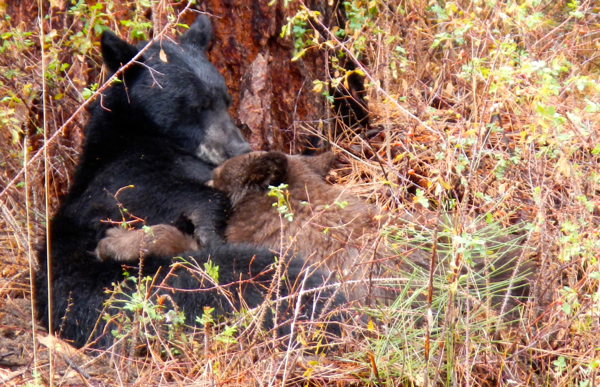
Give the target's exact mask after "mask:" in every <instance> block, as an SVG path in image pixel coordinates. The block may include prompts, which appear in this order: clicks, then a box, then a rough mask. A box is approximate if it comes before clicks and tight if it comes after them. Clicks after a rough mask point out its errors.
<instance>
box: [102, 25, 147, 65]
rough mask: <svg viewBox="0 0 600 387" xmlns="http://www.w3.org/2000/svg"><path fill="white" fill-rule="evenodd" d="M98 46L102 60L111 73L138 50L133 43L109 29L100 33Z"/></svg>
mask: <svg viewBox="0 0 600 387" xmlns="http://www.w3.org/2000/svg"><path fill="white" fill-rule="evenodd" d="M100 47H101V50H102V60H103V61H104V64H106V67H108V69H109V70H110V71H111V72H113V73H115V72H117V70H118V69H119V67H121V66H122V65H124V64H125V63H127V62H129V61H130V60H131V59H133V57H134V56H136V55H137V53H138V52H139V51H138V49H137V48H136V47H135V46H134V45H131V44H129V43H127V42H126V41H124V40H123V39H121V38H119V37H118V36H117V35H115V33H114V32H112V31H109V30H105V31H104V32H103V33H102V37H101V38H100Z"/></svg>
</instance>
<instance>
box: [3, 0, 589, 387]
mask: <svg viewBox="0 0 600 387" xmlns="http://www.w3.org/2000/svg"><path fill="white" fill-rule="evenodd" d="M9 3H11V2H0V17H1V18H2V22H1V23H2V24H1V27H0V32H1V36H0V37H1V47H0V53H1V55H0V139H1V141H2V146H1V147H0V155H1V157H0V168H1V171H2V173H1V174H0V182H1V184H0V187H1V190H0V210H1V212H2V217H1V218H0V262H2V269H1V272H0V294H1V295H2V303H3V305H5V306H6V308H12V307H11V305H13V301H14V300H15V299H21V298H28V297H29V279H28V278H29V273H30V270H32V269H34V268H35V266H36V263H35V259H34V258H33V256H34V254H33V252H32V251H33V247H34V246H35V245H36V244H39V243H40V242H43V236H44V233H45V228H46V225H47V217H48V216H51V213H52V210H53V209H56V207H57V204H58V202H59V200H60V196H61V195H64V193H65V192H66V190H67V188H68V186H69V184H70V183H71V181H70V173H71V172H72V169H73V167H74V165H75V160H76V157H77V154H78V150H79V147H80V146H81V142H82V138H83V133H82V128H83V125H84V124H85V120H86V113H85V106H87V105H86V104H88V103H90V101H92V100H93V99H94V98H97V97H98V95H99V91H100V90H102V87H104V86H103V80H104V78H105V77H104V74H102V72H101V70H100V68H101V67H100V63H101V61H100V58H99V48H98V45H97V41H98V38H97V36H98V34H99V33H100V32H101V31H102V29H103V28H111V29H119V28H120V29H121V31H122V33H123V34H124V36H127V37H129V38H131V39H145V38H151V37H156V36H157V35H158V34H162V33H164V34H166V35H167V36H176V34H177V32H176V28H184V27H181V26H179V27H178V25H180V24H183V22H182V20H181V18H180V17H181V13H182V12H184V11H185V12H190V11H189V9H188V8H194V7H197V6H196V5H194V4H191V3H192V2H190V3H189V4H188V3H187V2H175V3H174V4H172V5H166V3H164V2H156V1H135V2H125V1H116V0H115V1H97V2H95V3H93V4H92V3H90V2H84V1H64V2H54V1H53V2H51V4H52V7H50V4H47V3H44V4H43V5H44V8H43V12H41V13H40V14H41V15H42V16H43V18H42V20H44V21H43V23H42V26H43V32H42V33H40V25H39V24H38V21H37V19H36V18H35V16H36V15H35V13H36V12H37V11H39V10H38V7H37V5H36V4H34V3H33V2H32V3H31V4H28V5H27V7H25V8H24V6H23V5H18V4H9ZM58 3H60V4H59V5H57V4H58ZM272 3H274V4H273V6H275V7H279V9H281V12H285V14H286V15H287V16H288V17H289V19H288V24H287V25H284V26H281V27H284V28H283V31H282V35H281V37H279V39H281V41H282V42H287V44H289V45H290V51H291V53H290V57H293V61H294V62H296V63H300V65H299V66H302V65H301V63H302V61H303V60H306V58H307V56H309V55H310V54H313V53H315V52H318V53H320V54H322V55H324V56H326V57H327V58H328V61H329V67H328V69H329V70H328V72H329V75H328V76H327V77H325V78H322V79H307V82H308V84H310V82H312V88H313V90H312V91H308V92H310V93H313V95H314V99H315V101H316V103H318V104H324V105H325V106H327V107H328V108H329V107H330V106H332V107H333V108H334V109H332V110H331V111H332V113H331V115H330V116H329V117H323V119H322V120H320V121H318V122H307V121H301V119H298V120H297V122H296V123H295V125H294V126H293V131H294V133H293V135H294V136H296V135H298V136H313V137H315V138H318V139H319V140H320V141H321V143H323V144H328V145H327V146H328V147H330V148H331V149H332V150H333V151H334V152H335V153H336V156H337V163H336V168H335V170H334V171H332V172H331V173H330V174H329V176H328V180H329V181H330V182H331V183H333V184H338V185H339V186H340V187H344V189H346V190H347V191H348V192H352V193H354V194H356V195H358V196H359V197H360V198H361V199H362V200H364V201H367V202H370V203H372V204H374V205H376V206H377V207H378V208H379V209H380V211H381V216H382V217H388V218H390V219H391V220H390V222H388V223H387V226H386V227H384V228H383V229H381V230H378V235H377V237H380V236H381V237H382V238H381V240H382V243H385V244H386V245H387V246H389V247H390V249H392V250H394V252H395V253H396V254H397V256H398V257H400V258H401V259H403V260H404V262H407V263H412V264H413V265H412V266H411V267H412V269H411V270H409V271H398V272H394V273H387V274H386V276H385V277H384V278H380V279H378V278H367V277H368V276H365V279H364V280H365V281H370V282H369V283H372V284H373V285H372V286H377V287H386V288H390V289H393V290H394V292H396V294H397V298H396V300H395V302H393V303H391V304H390V305H381V304H379V303H377V302H372V303H371V304H370V305H368V306H363V307H358V306H356V305H346V306H344V308H343V309H344V310H343V311H340V310H336V311H334V313H338V315H339V313H340V312H343V313H342V314H343V315H344V316H345V317H344V320H343V323H342V335H340V336H339V337H327V338H326V339H325V338H324V336H327V335H326V334H325V333H324V330H323V329H322V327H323V325H322V324H321V323H322V321H319V319H315V320H314V321H312V322H309V323H300V322H298V324H297V325H296V326H295V329H294V332H295V333H296V334H295V335H294V336H293V337H291V339H290V337H287V336H278V335H277V334H275V331H273V330H269V329H266V328H264V326H263V324H262V321H263V320H264V318H265V313H266V312H265V311H264V310H270V309H272V305H270V304H265V305H264V306H263V307H262V308H263V309H264V310H262V311H261V310H255V311H249V310H240V311H239V314H237V315H235V316H232V317H231V318H223V317H222V316H216V315H215V314H214V313H213V312H212V311H210V310H205V313H204V315H203V316H197V318H198V320H197V321H195V322H194V321H183V319H182V318H181V311H180V310H179V309H178V307H177V305H175V304H174V303H173V302H172V301H171V300H169V298H168V297H163V296H158V295H157V294H155V293H154V290H153V288H152V286H151V285H152V281H153V280H152V279H147V278H135V277H132V278H130V279H129V280H127V281H126V282H125V283H124V284H121V285H118V286H117V287H116V288H115V289H114V290H112V292H113V293H112V295H113V297H112V298H111V301H110V305H108V309H110V310H111V312H110V313H108V312H107V314H106V315H105V318H106V319H109V320H111V321H112V322H113V327H114V328H113V330H114V332H111V333H110V334H114V335H115V337H116V338H117V339H118V344H117V345H116V346H114V347H112V348H110V349H109V350H107V351H105V352H103V353H99V352H95V353H94V355H100V356H97V357H94V358H87V357H84V356H83V355H81V356H82V357H81V358H79V357H76V356H75V355H73V354H69V353H64V352H61V351H60V350H56V349H55V351H54V352H53V353H52V355H51V360H52V361H53V362H54V363H53V366H52V367H50V366H49V363H48V361H49V358H48V351H47V350H46V349H45V348H44V347H41V346H40V345H39V344H38V342H37V341H34V338H33V337H32V338H31V340H30V344H29V346H28V347H26V348H25V349H22V350H23V351H24V353H26V354H27V355H23V356H24V357H28V359H33V360H31V361H32V363H31V364H32V365H31V366H29V365H28V366H25V367H21V368H18V367H16V366H15V367H13V368H14V370H13V368H11V366H10V364H12V363H11V361H12V360H11V359H13V358H12V357H11V356H14V355H3V354H4V353H5V352H0V356H2V357H1V358H0V360H2V359H4V360H3V361H4V362H5V363H3V364H9V365H3V364H0V378H2V380H3V382H6V383H9V384H10V383H12V384H14V385H20V384H25V383H28V384H29V385H41V384H49V383H54V384H55V385H60V384H61V383H62V384H69V383H73V380H76V381H78V383H82V380H84V381H85V383H91V384H93V385H96V384H98V385H100V384H102V383H107V384H109V385H142V384H153V385H154V384H157V385H158V384H170V385H190V384H194V385H211V386H212V385H217V384H218V385H238V384H244V385H246V384H255V385H275V384H290V385H292V384H293V385H300V384H302V385H327V384H339V385H389V386H425V385H430V386H431V385H464V386H492V385H503V386H504V385H506V386H520V385H536V386H537V385H550V386H576V387H586V386H594V385H597V384H599V383H600V375H598V367H599V366H600V352H599V348H600V338H599V336H598V332H599V331H600V326H599V323H600V288H599V281H600V263H599V262H598V257H599V256H600V228H599V220H598V214H599V210H600V209H599V206H600V199H599V195H598V192H599V191H598V189H599V183H600V172H599V171H600V168H599V166H598V155H599V154H600V141H599V140H598V136H597V134H599V132H600V127H599V124H598V123H599V122H600V97H599V95H600V84H599V78H598V75H599V72H600V71H599V69H600V56H599V55H598V52H599V50H600V43H599V42H600V22H599V18H600V7H599V6H598V5H597V4H596V3H595V2H593V1H575V0H573V1H554V2H550V1H541V0H533V1H510V0H506V1H465V0H457V1H452V2H451V1H430V2H429V3H425V2H410V1H359V0H349V1H344V2H341V3H338V2H331V3H332V4H329V2H323V4H321V6H322V7H337V10H338V11H340V12H342V10H343V12H342V13H343V14H344V18H342V19H340V20H341V22H340V23H338V25H332V24H328V22H327V21H326V20H324V18H323V17H322V16H321V15H320V13H318V12H317V7H312V8H310V7H307V6H305V4H304V3H303V2H302V1H300V0H291V1H284V2H277V1H274V2H272ZM284 3H285V4H284ZM288 3H289V4H288ZM326 3H327V4H326ZM284 5H285V6H284ZM319 9H321V8H319ZM150 11H151V12H150ZM321 11H322V9H321ZM153 15H162V16H161V17H154V16H153ZM46 16H47V17H46ZM217 16H218V15H217ZM44 17H45V18H44ZM40 36H41V37H40ZM282 44H283V43H282ZM42 47H43V49H42ZM349 62H350V63H354V64H353V65H348V63H349ZM40 64H43V66H41V65H40ZM42 79H43V80H44V83H43V82H42ZM43 84H44V87H42V85H43ZM361 86H364V91H362V90H361ZM305 92H306V91H305ZM361 97H364V98H365V100H366V101H367V102H368V110H369V115H368V121H369V123H368V125H367V123H366V122H367V121H366V120H365V119H362V118H361V117H352V114H355V115H356V113H352V112H348V111H347V110H345V109H344V108H340V106H342V105H340V104H339V101H338V100H339V99H340V98H341V99H357V100H358V99H360V98H361ZM86 101H87V102H86ZM359 105H360V104H359ZM355 107H356V106H355ZM24 166H25V167H24ZM274 200H276V199H274ZM274 216H278V215H277V213H276V212H275V213H274ZM432 220H434V221H433V222H432ZM434 224H435V225H437V226H433V225H434ZM506 256H511V257H512V258H513V260H511V261H509V263H508V264H506V265H504V264H496V262H498V261H497V260H500V261H501V260H502V257H506ZM432 258H435V262H434V264H433V265H432V264H431V259H432ZM517 263H519V264H523V265H524V266H525V267H526V268H527V269H528V270H529V272H527V271H524V272H521V271H518V270H517V271H515V270H514V269H515V268H516V267H519V266H520V265H517ZM196 270H198V271H199V272H200V271H203V272H204V273H205V275H207V276H208V277H212V276H214V268H213V269H210V268H207V267H202V266H201V267H197V268H196ZM530 273H534V274H533V275H532V274H530ZM211 274H212V276H211ZM494 276H496V277H498V278H500V279H501V280H499V281H495V282H494V281H490V279H491V278H494ZM213 278H214V277H213ZM119 286H128V287H135V288H136V289H137V291H136V292H134V293H133V296H131V297H129V298H125V297H124V296H123V294H124V293H123V292H122V291H121V290H119ZM507 288H508V289H510V290H511V293H510V294H509V295H507V292H506V289H507ZM525 288H527V289H528V290H529V293H528V294H529V296H528V297H523V296H522V294H520V290H522V289H525ZM259 309H260V308H259ZM115 311H116V312H115ZM267 314H268V313H267ZM6 316H7V314H6V313H0V319H1V318H4V317H6ZM24 316H27V313H25V314H24ZM29 316H30V315H29ZM29 320H31V318H30V317H29ZM2 321H4V320H2ZM24 321H25V322H26V323H27V324H30V323H31V321H28V320H27V319H26V318H25V320H24ZM2 324H4V323H2ZM11 324H12V323H11ZM27 324H26V325H27ZM192 325H195V327H191V326H192ZM5 326H6V325H3V329H4V328H5ZM11 326H12V325H11ZM17 331H18V335H17V336H19V335H21V336H22V335H24V334H28V335H31V332H34V336H38V337H43V336H44V335H45V334H44V333H43V332H41V331H39V330H38V328H37V327H35V325H34V326H30V327H29V328H26V327H25V328H19V330H17ZM3 337H4V336H3ZM36 350H37V351H36ZM6 353H8V352H6ZM77 356H79V355H77ZM14 364H17V362H15V363H14ZM28 364H29V363H28Z"/></svg>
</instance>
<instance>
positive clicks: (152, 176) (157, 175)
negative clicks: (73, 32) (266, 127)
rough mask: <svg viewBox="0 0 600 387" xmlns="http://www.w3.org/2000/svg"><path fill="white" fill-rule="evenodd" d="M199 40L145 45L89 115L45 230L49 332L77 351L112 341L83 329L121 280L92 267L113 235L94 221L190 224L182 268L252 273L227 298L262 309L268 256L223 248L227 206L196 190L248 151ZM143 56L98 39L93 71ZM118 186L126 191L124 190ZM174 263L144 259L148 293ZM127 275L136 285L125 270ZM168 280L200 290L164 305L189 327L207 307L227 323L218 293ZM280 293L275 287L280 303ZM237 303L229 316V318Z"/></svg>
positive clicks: (205, 28)
mask: <svg viewBox="0 0 600 387" xmlns="http://www.w3.org/2000/svg"><path fill="white" fill-rule="evenodd" d="M209 40H210V22H209V21H208V19H207V18H206V17H205V16H200V17H198V18H197V20H196V22H195V23H194V24H193V25H192V26H191V28H190V29H189V30H188V32H186V33H185V34H184V35H183V36H182V38H181V44H180V45H176V44H173V43H171V42H169V41H168V40H163V41H162V42H160V43H155V44H152V45H151V46H150V47H149V48H148V49H147V50H146V51H145V52H144V53H143V54H142V55H141V57H139V58H138V59H137V62H139V63H136V64H134V65H132V66H130V67H129V68H127V69H126V70H125V73H124V74H123V75H121V77H120V79H121V80H122V82H120V83H116V84H114V85H112V86H111V87H110V88H108V89H107V90H106V91H104V92H103V96H102V97H101V98H99V101H98V103H97V104H96V106H95V107H93V109H92V116H91V118H90V121H89V122H88V124H87V126H86V128H85V136H86V139H85V143H84V147H83V153H82V155H81V158H80V161H79V166H78V168H77V170H76V173H75V177H74V180H73V181H74V183H73V186H72V187H71V189H70V191H69V193H68V194H67V196H66V197H65V198H64V200H63V201H62V204H61V206H60V208H59V210H58V212H57V213H56V215H55V217H54V218H53V219H52V220H51V224H50V240H51V252H52V267H51V273H52V276H51V278H52V296H53V297H52V300H53V310H52V330H53V333H56V334H57V335H59V336H60V337H63V338H65V339H68V340H71V341H73V343H74V345H75V346H77V347H81V346H83V345H85V344H86V343H88V342H89V340H90V339H91V340H97V341H96V342H95V346H97V347H106V346H107V345H109V344H110V343H111V342H112V340H113V338H112V336H111V334H110V333H103V332H105V331H107V332H110V327H108V329H105V328H106V327H105V322H104V321H103V320H100V323H99V325H98V326H97V328H96V329H95V330H94V327H95V325H96V323H97V321H98V320H99V317H100V313H101V310H102V309H103V303H104V302H105V300H106V298H107V297H108V296H107V295H106V294H105V289H106V288H110V287H111V284H112V283H117V282H119V281H122V280H123V279H124V276H123V271H124V269H123V267H122V264H121V263H119V262H115V261H111V260H110V259H109V260H106V261H99V260H97V259H96V257H95V256H94V249H95V248H96V246H97V244H98V241H99V240H100V239H101V238H103V237H104V235H105V232H106V230H107V228H108V227H112V226H114V224H110V223H106V222H104V221H106V220H112V221H121V220H122V219H123V218H124V219H125V220H132V219H133V218H132V217H130V215H129V214H131V215H134V216H136V217H139V218H142V219H143V220H144V222H145V223H146V224H147V225H154V224H159V223H166V224H174V223H177V222H178V221H179V220H180V219H182V217H183V218H185V219H189V220H190V221H191V223H192V224H193V228H194V232H195V234H196V236H197V238H199V239H203V240H202V241H201V242H202V243H201V244H202V245H204V246H208V247H206V248H205V249H203V250H200V251H193V252H189V253H188V254H184V256H191V257H192V258H193V259H195V260H196V261H197V262H199V263H200V265H202V263H203V262H206V261H207V259H208V258H209V256H210V259H211V260H212V261H213V263H214V264H215V265H218V266H219V267H220V270H219V275H220V281H219V282H220V284H222V285H226V284H228V283H231V282H234V281H237V280H239V279H250V278H254V277H255V276H257V275H258V274H260V273H263V274H262V275H260V276H258V277H256V278H254V280H255V281H253V282H252V283H244V284H243V286H242V285H238V284H236V285H235V286H232V289H231V290H232V293H234V296H235V295H236V294H237V291H238V290H239V289H240V286H242V287H241V288H242V290H243V292H242V293H243V298H244V302H245V303H246V304H247V305H248V306H250V307H254V306H256V305H258V304H259V303H261V302H262V301H263V300H264V298H265V292H266V290H265V289H267V288H268V282H269V281H270V280H271V278H272V272H271V271H270V270H271V267H270V266H271V264H272V263H273V262H274V256H275V254H273V253H271V252H269V251H267V250H264V249H259V248H255V247H249V246H231V245H226V244H223V241H224V230H225V226H226V222H227V217H228V213H229V210H230V208H229V207H230V204H229V200H228V199H227V198H226V197H225V196H224V195H223V194H221V193H219V192H218V191H216V190H214V189H212V188H210V187H208V186H206V185H205V183H206V182H207V181H208V180H210V179H211V176H212V170H213V168H214V167H215V166H217V165H219V164H220V163H222V162H223V161H225V160H226V159H228V158H230V157H233V156H236V155H239V154H242V153H246V152H249V151H250V147H249V145H248V143H247V142H246V141H245V140H244V139H243V138H242V136H241V134H240V132H239V131H238V129H237V128H236V127H235V126H234V124H233V122H232V120H231V117H230V116H229V114H228V112H227V107H228V105H229V100H230V99H229V95H228V94H227V90H226V87H225V82H224V80H223V77H222V76H221V75H220V74H219V72H218V71H217V70H216V68H215V67H214V66H213V65H212V64H211V63H210V62H209V61H208V60H207V58H206V56H205V53H204V50H205V49H206V47H207V45H208V42H209ZM144 45H145V44H140V45H138V46H137V47H135V46H132V45H129V44H128V43H126V42H124V41H122V40H121V39H119V38H118V37H117V36H116V35H114V34H113V33H111V32H105V33H104V34H103V36H102V53H103V55H104V61H105V63H106V64H107V66H108V68H109V70H110V71H112V72H115V71H117V70H118V68H119V66H120V65H122V64H124V63H125V62H127V61H129V60H130V59H131V58H132V57H133V56H135V55H136V54H137V53H138V52H139V50H140V49H141V48H143V47H144ZM161 50H162V53H161ZM165 56H166V61H165ZM128 186H132V187H130V188H124V187H128ZM119 190H121V191H120V192H119ZM118 192H119V193H118ZM117 193H118V195H117V197H116V199H115V195H116V194H117ZM119 203H120V204H121V205H122V207H121V208H122V209H123V210H122V209H120V207H119V205H118V204H119ZM135 226H137V227H140V226H141V224H140V223H136V224H135ZM38 258H39V263H40V268H39V270H38V271H37V273H36V276H35V301H36V311H37V316H38V318H39V319H40V320H41V321H42V323H43V324H44V325H46V326H48V302H47V288H46V283H47V275H46V270H47V260H46V250H45V248H43V249H42V250H41V251H39V255H38ZM173 262H174V261H173V259H172V258H171V257H156V256H148V257H145V259H144V262H143V274H144V275H150V276H154V275H156V274H157V273H158V281H157V282H156V284H158V283H160V281H161V280H162V279H163V278H164V277H165V275H166V274H167V273H168V272H169V270H171V266H172V264H173ZM302 265H303V262H302V261H301V260H299V261H298V262H292V263H291V265H290V271H289V273H288V274H287V277H286V278H287V280H288V281H289V284H290V286H292V285H293V284H294V281H295V280H296V278H297V276H299V275H300V272H301V269H302ZM128 270H129V273H130V274H131V275H134V276H136V275H137V274H138V273H137V269H136V268H129V269H128ZM175 274H177V275H176V276H171V277H169V279H168V281H167V284H168V285H170V286H173V287H175V288H185V289H203V290H202V291H198V292H186V293H181V292H174V293H169V294H170V295H171V297H172V298H173V299H174V301H175V302H176V303H178V305H179V306H180V308H182V309H183V310H184V311H185V314H186V317H187V323H188V324H190V323H193V321H194V317H195V316H199V315H201V314H202V309H203V307H204V306H212V307H215V308H216V309H217V312H219V313H222V312H230V311H232V305H230V304H229V303H228V302H226V301H225V300H224V299H223V298H222V296H220V295H219V294H220V293H219V292H217V291H216V290H214V289H212V290H211V289H210V285H209V284H206V283H202V281H200V280H199V279H198V278H197V276H193V275H191V274H190V273H189V272H188V270H187V269H184V268H181V267H180V268H178V269H177V270H176V273H175ZM321 282H322V281H321V279H320V275H319V274H318V273H317V274H315V275H313V276H312V277H310V278H309V279H308V282H307V283H306V285H307V286H308V287H315V286H317V285H319V284H320V283H321ZM207 287H208V288H207ZM288 290H290V289H287V288H286V286H284V289H283V290H282V294H286V292H287V291H288ZM239 301H240V300H236V301H235V302H234V305H233V307H234V308H237V307H239V306H240V302H239ZM308 304H310V303H309V302H305V303H303V305H308Z"/></svg>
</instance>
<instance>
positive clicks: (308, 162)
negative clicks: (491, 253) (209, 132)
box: [213, 152, 397, 299]
mask: <svg viewBox="0 0 600 387" xmlns="http://www.w3.org/2000/svg"><path fill="white" fill-rule="evenodd" d="M333 159H334V156H333V154H332V153H324V154H322V155H320V156H286V155H284V154H283V153H279V152H266V153H265V152H254V153H249V154H245V155H241V156H238V157H235V158H233V159H230V160H228V161H226V162H225V163H224V164H223V165H222V166H220V167H219V168H217V169H216V170H215V171H214V173H213V186H214V188H217V189H219V190H221V191H223V192H225V193H226V194H227V195H228V196H229V197H230V199H231V200H232V205H233V211H232V215H231V218H230V220H229V223H228V226H227V231H226V235H227V240H228V241H229V242H233V243H236V242H237V243H251V244H254V245H256V246H266V247H268V248H270V249H272V250H275V251H282V252H286V250H287V248H288V247H290V246H291V247H292V248H293V249H294V251H295V252H297V253H298V254H300V255H302V256H304V257H307V258H308V263H309V264H317V265H321V264H323V263H324V264H325V266H326V268H327V269H329V271H330V272H335V273H336V274H337V275H339V276H340V277H341V278H340V279H355V280H356V279H362V278H365V277H366V278H368V277H370V276H377V275H379V274H381V271H384V269H385V267H386V264H389V265H391V266H395V265H397V260H396V261H394V260H386V259H385V258H386V257H387V258H389V257H391V256H393V254H392V253H390V252H389V251H387V250H386V249H385V247H384V246H385V243H379V241H377V238H376V235H375V233H376V230H377V229H378V228H379V221H378V219H377V217H376V215H377V214H378V212H377V209H376V208H375V207H373V206H370V205H367V204H366V203H364V202H363V201H361V200H359V199H358V198H357V197H355V196H354V195H352V194H351V193H349V192H345V191H343V190H341V189H339V188H338V187H336V186H333V185H330V184H328V183H327V182H326V181H325V179H324V177H325V176H326V175H327V173H328V172H329V170H330V169H331V165H332V162H333ZM280 184H287V185H288V187H287V188H286V189H285V196H286V197H287V202H288V203H287V204H288V205H289V207H290V210H289V211H291V212H292V213H293V220H292V221H288V220H287V219H285V218H284V217H280V216H279V214H278V212H277V207H274V206H273V204H274V203H276V202H277V198H276V197H273V196H268V192H269V188H268V187H269V186H279V185H280ZM377 244H379V247H378V248H377V249H376V248H375V247H376V245H377ZM384 256H385V257H384ZM371 262H377V264H376V265H372V264H370V263H371ZM374 267H377V268H378V270H375V269H374ZM382 267H383V269H382ZM376 271H377V272H378V273H375V272H376ZM359 288H360V289H362V290H360V291H357V290H355V291H353V292H352V293H354V295H352V296H351V298H352V299H356V298H362V297H364V296H365V295H366V291H365V289H364V287H363V286H360V287H359ZM358 293H360V297H357V294H358ZM377 293H378V297H381V294H380V293H381V292H377Z"/></svg>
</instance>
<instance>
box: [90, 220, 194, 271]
mask: <svg viewBox="0 0 600 387" xmlns="http://www.w3.org/2000/svg"><path fill="white" fill-rule="evenodd" d="M198 248H199V246H198V243H196V241H195V240H194V238H193V237H192V236H191V235H187V234H184V233H182V232H181V231H179V230H178V229H177V228H176V227H173V226H170V225H167V224H157V225H155V226H151V227H149V228H147V229H145V230H126V229H124V228H122V227H114V228H111V229H109V230H108V231H107V232H106V236H105V237H104V238H103V239H102V240H100V242H99V243H98V247H97V248H96V256H97V257H98V259H100V260H102V261H106V260H109V259H112V260H115V261H119V262H131V261H137V260H138V259H140V257H141V256H143V255H156V256H161V257H168V256H173V257H174V256H176V255H178V254H181V253H183V252H185V251H192V250H197V249H198Z"/></svg>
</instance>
